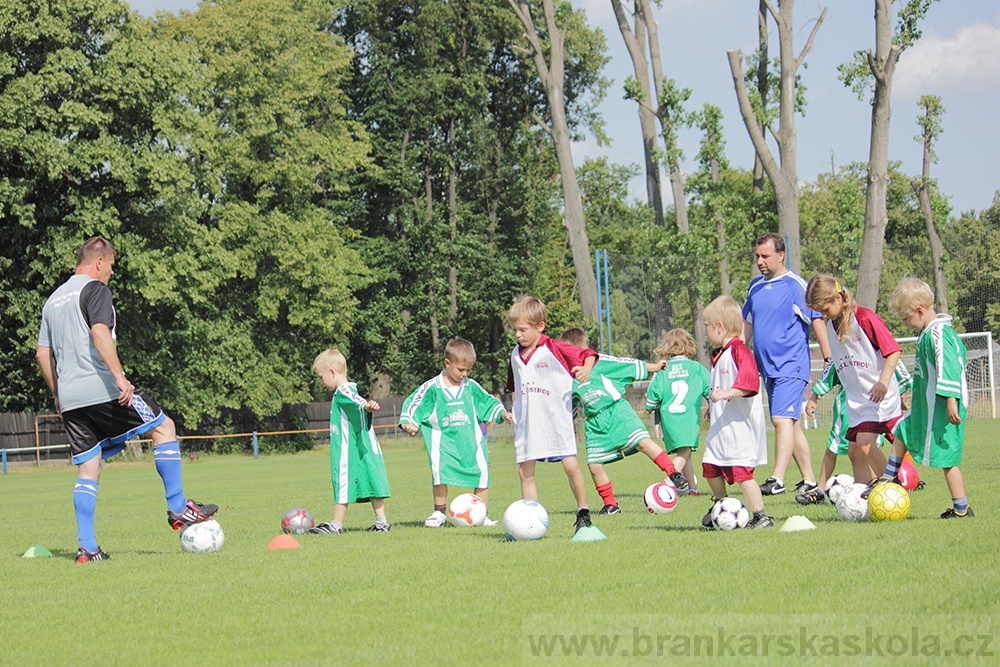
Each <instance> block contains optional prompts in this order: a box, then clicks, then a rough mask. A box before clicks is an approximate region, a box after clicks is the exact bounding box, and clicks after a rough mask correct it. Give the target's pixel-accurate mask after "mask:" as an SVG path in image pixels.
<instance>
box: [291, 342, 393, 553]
mask: <svg viewBox="0 0 1000 667" xmlns="http://www.w3.org/2000/svg"><path fill="white" fill-rule="evenodd" d="M313 372H314V373H316V375H318V376H319V378H320V380H322V382H323V384H324V386H326V387H327V388H328V389H332V390H333V400H332V401H331V402H330V472H331V477H332V478H333V499H334V502H335V503H336V505H334V507H333V520H332V521H328V522H326V523H321V524H320V525H318V526H316V527H315V528H311V529H310V530H309V532H310V533H317V534H321V535H322V534H326V535H337V534H339V533H341V532H343V529H344V517H345V516H346V515H347V504H348V503H366V502H371V504H372V509H373V510H374V511H375V525H374V526H372V527H371V528H369V529H368V530H370V531H374V532H379V533H388V532H389V527H390V526H389V522H388V521H387V520H386V517H385V499H386V498H388V497H389V480H388V478H387V477H386V474H385V459H384V458H382V448H381V447H380V446H379V444H378V439H377V438H376V437H375V429H373V428H372V417H371V413H373V412H375V411H376V410H378V409H379V404H378V403H377V402H375V401H370V400H368V399H366V398H362V397H361V396H360V395H359V394H358V387H357V385H356V384H354V383H353V382H349V381H348V380H347V360H346V359H345V358H344V355H343V354H341V353H340V352H339V351H338V350H324V351H323V352H321V353H320V354H319V356H317V357H316V360H315V361H314V362H313Z"/></svg>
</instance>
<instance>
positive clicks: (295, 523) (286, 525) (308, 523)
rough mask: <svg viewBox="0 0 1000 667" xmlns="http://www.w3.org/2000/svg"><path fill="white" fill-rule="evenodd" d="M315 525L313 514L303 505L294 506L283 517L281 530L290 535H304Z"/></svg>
mask: <svg viewBox="0 0 1000 667" xmlns="http://www.w3.org/2000/svg"><path fill="white" fill-rule="evenodd" d="M315 525H316V522H315V521H313V515H312V514H310V512H309V510H307V509H303V508H301V507H293V508H292V509H290V510H288V511H287V512H285V516H283V517H281V531H282V532H283V533H287V534H289V535H302V534H303V533H306V532H308V531H309V529H310V528H312V527H313V526H315Z"/></svg>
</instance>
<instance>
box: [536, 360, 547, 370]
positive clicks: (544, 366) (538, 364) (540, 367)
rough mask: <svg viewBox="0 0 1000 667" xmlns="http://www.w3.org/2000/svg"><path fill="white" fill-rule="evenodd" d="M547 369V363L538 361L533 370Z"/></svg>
mask: <svg viewBox="0 0 1000 667" xmlns="http://www.w3.org/2000/svg"><path fill="white" fill-rule="evenodd" d="M548 367H549V364H548V362H545V361H539V362H538V363H537V364H535V368H538V369H542V368H548Z"/></svg>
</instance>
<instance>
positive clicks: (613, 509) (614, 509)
mask: <svg viewBox="0 0 1000 667" xmlns="http://www.w3.org/2000/svg"><path fill="white" fill-rule="evenodd" d="M621 513H622V508H621V507H619V506H618V505H605V506H604V507H602V508H601V511H600V512H598V514H621Z"/></svg>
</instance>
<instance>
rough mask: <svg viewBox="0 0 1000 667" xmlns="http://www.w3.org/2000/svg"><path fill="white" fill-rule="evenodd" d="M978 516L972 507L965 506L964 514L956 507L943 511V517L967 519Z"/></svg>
mask: <svg viewBox="0 0 1000 667" xmlns="http://www.w3.org/2000/svg"><path fill="white" fill-rule="evenodd" d="M974 516H976V514H975V512H973V511H972V508H971V507H967V508H965V513H964V514H959V513H958V511H957V510H955V508H954V507H949V508H948V509H946V510H945V511H944V512H942V513H941V518H942V519H966V518H970V517H974Z"/></svg>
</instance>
